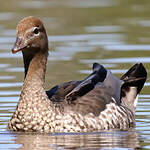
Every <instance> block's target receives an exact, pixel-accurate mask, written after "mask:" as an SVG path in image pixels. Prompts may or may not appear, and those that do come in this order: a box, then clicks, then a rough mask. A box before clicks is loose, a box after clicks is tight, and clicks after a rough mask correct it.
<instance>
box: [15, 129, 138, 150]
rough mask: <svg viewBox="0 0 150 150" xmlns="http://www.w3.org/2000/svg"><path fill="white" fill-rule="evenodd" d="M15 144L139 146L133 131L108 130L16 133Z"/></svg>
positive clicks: (25, 147) (93, 149)
mask: <svg viewBox="0 0 150 150" xmlns="http://www.w3.org/2000/svg"><path fill="white" fill-rule="evenodd" d="M14 143H15V144H19V145H20V147H19V148H18V149H21V150H38V149H42V150H47V149H48V150H65V149H67V150H76V149H81V150H87V149H88V150H89V149H90V150H99V149H101V148H104V149H110V148H111V149H112V148H118V149H119V148H131V149H135V148H140V141H139V136H138V134H137V133H136V132H135V131H109V132H106V131H105V132H99V133H86V134H85V133H84V134H83V133H81V134H76V133H75V134H72V133H69V134H55V135H49V134H33V133H29V134H16V136H15V139H14Z"/></svg>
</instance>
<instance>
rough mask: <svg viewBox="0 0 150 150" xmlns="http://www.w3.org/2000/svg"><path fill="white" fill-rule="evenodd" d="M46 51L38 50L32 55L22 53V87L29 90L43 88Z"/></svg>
mask: <svg viewBox="0 0 150 150" xmlns="http://www.w3.org/2000/svg"><path fill="white" fill-rule="evenodd" d="M47 57H48V51H46V52H44V53H43V52H39V53H37V54H35V55H33V56H30V57H29V56H26V55H24V54H23V58H24V67H25V79H24V86H23V89H26V88H28V89H30V92H32V91H34V90H36V89H37V90H38V89H40V88H44V82H45V73H46V63H47Z"/></svg>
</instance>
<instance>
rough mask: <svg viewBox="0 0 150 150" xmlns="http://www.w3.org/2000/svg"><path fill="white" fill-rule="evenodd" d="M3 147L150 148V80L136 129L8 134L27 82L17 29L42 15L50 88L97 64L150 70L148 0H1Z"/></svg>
mask: <svg viewBox="0 0 150 150" xmlns="http://www.w3.org/2000/svg"><path fill="white" fill-rule="evenodd" d="M0 4H1V6H0V149H2V150H5V149H23V150H26V149H27V150H34V149H35V150H37V149H42V150H47V149H52V150H64V149H69V150H72V149H77V150H83V149H88V150H91V149H95V150H99V149H102V150H106V149H114V150H120V149H121V150H125V149H150V110H149V109H150V93H149V91H150V87H149V86H150V81H149V78H148V80H147V82H146V84H145V87H144V89H143V90H142V92H141V94H140V96H139V101H138V106H137V111H136V128H135V129H132V130H131V131H119V130H116V131H101V132H98V133H80V134H77V133H76V134H65V133H61V134H24V133H12V132H9V131H8V130H7V123H8V121H9V119H10V117H11V115H12V113H13V112H14V110H15V107H16V105H17V102H18V98H19V94H20V91H21V87H22V84H23V82H22V81H23V76H24V69H23V63H22V56H21V53H18V54H16V55H13V54H11V48H12V47H13V43H14V41H15V36H16V31H15V28H16V25H17V23H18V21H19V20H21V19H22V18H23V17H25V16H29V15H33V16H36V17H39V18H40V19H41V20H42V21H43V22H44V24H45V27H46V29H47V33H48V39H49V46H50V55H49V58H48V65H47V75H46V88H47V89H48V88H50V87H52V86H54V85H56V84H59V83H62V82H64V81H69V80H77V79H78V80H79V79H83V78H84V77H85V76H87V74H88V73H90V72H91V66H92V63H94V62H98V63H101V64H103V65H104V66H105V67H106V68H107V69H111V70H112V72H113V73H114V74H115V75H116V76H118V77H120V76H121V74H123V73H125V72H126V70H127V69H128V68H129V67H131V66H132V65H133V64H134V63H137V62H143V63H144V65H145V67H146V68H147V71H148V75H149V68H150V32H149V30H150V9H149V7H150V3H149V1H148V0H143V1H138V0H137V1H134V2H133V1H129V0H126V1H124V0H92V1H91V0H61V1H60V0H53V1H50V0H49V1H48V0H22V1H20V0H8V1H2V0H0Z"/></svg>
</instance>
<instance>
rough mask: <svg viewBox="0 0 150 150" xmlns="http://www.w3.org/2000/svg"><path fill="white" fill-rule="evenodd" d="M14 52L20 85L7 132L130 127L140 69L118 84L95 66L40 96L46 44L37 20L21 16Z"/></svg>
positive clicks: (142, 80)
mask: <svg viewBox="0 0 150 150" xmlns="http://www.w3.org/2000/svg"><path fill="white" fill-rule="evenodd" d="M18 51H22V54H23V59H24V67H25V80H24V85H23V88H22V92H21V96H20V100H19V102H18V106H17V108H16V111H15V112H14V114H13V116H12V119H11V120H10V122H9V125H8V127H9V129H10V130H13V131H34V132H36V131H38V132H87V131H97V130H101V129H114V128H119V129H128V128H129V127H131V126H133V125H134V123H135V122H134V121H135V119H134V114H135V107H136V97H137V94H138V93H139V92H140V91H141V89H142V87H143V85H144V83H145V80H146V76H147V73H146V70H145V68H144V66H143V65H142V64H136V65H134V66H133V67H132V68H131V69H130V70H129V71H128V72H127V73H126V74H125V75H124V76H123V77H122V78H121V80H120V79H118V78H116V77H115V76H113V75H112V74H111V72H110V71H108V70H106V69H105V68H104V67H103V66H102V65H100V64H97V63H95V64H93V73H92V74H90V75H89V76H88V77H87V78H86V79H84V80H81V81H71V82H66V83H63V84H61V85H57V86H55V87H54V88H52V89H51V90H49V91H47V92H45V89H44V82H45V71H46V62H47V57H48V40H47V35H46V31H45V28H44V26H43V24H42V22H41V21H40V20H39V19H37V18H35V17H27V18H25V19H23V20H22V21H21V22H20V23H19V24H18V26H17V40H16V43H15V46H14V48H13V49H12V52H13V53H16V52H18Z"/></svg>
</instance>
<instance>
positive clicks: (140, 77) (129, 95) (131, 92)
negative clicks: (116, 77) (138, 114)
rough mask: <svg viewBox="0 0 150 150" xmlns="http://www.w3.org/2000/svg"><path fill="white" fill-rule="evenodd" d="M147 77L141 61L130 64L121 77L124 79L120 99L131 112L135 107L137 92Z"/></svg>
mask: <svg viewBox="0 0 150 150" xmlns="http://www.w3.org/2000/svg"><path fill="white" fill-rule="evenodd" d="M146 79H147V71H146V69H145V67H144V66H143V64H142V63H137V64H135V65H134V66H132V67H131V68H130V69H129V70H128V71H127V72H126V73H125V74H124V75H123V76H122V77H121V80H123V81H124V83H123V84H122V87H121V96H120V100H121V103H122V104H123V105H126V106H127V107H128V108H130V110H132V111H133V112H134V111H135V109H136V104H137V99H138V94H139V93H140V91H141V90H142V88H143V86H144V83H145V82H146Z"/></svg>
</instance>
